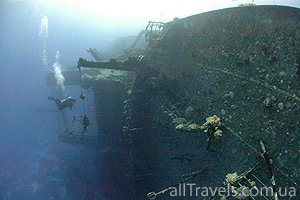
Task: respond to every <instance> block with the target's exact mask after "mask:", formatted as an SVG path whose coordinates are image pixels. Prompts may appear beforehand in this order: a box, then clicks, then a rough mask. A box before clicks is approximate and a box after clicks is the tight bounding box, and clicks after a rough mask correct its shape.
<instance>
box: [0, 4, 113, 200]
mask: <svg viewBox="0 0 300 200" xmlns="http://www.w3.org/2000/svg"><path fill="white" fill-rule="evenodd" d="M45 15H47V17H48V19H49V30H48V31H49V36H48V38H47V47H46V50H47V59H48V60H47V61H48V69H49V68H50V69H52V65H53V63H54V62H55V61H56V60H55V54H56V52H57V51H59V52H60V55H61V57H60V64H61V65H62V66H63V68H67V67H71V66H75V65H76V63H77V61H78V59H79V57H84V58H87V59H90V60H92V57H91V56H90V55H89V54H88V53H87V52H86V50H87V49H88V48H90V47H91V48H94V47H97V48H98V47H100V49H101V47H105V45H107V44H108V42H109V41H111V40H112V39H113V38H114V37H116V35H111V34H108V33H106V32H105V31H103V28H101V26H96V25H93V24H88V23H86V22H87V20H80V19H78V18H76V17H72V15H68V16H67V15H64V13H63V12H62V10H59V9H57V10H56V9H47V8H43V7H37V4H36V3H22V2H18V3H14V2H10V3H4V4H3V3H0V26H1V28H0V52H1V53H0V66H1V72H0V95H1V98H0V199H1V200H2V199H4V200H9V199H13V200H18V199H22V200H26V199H39V200H42V199H55V200H57V199H94V198H95V199H101V196H102V194H101V192H100V191H98V189H97V187H98V186H99V184H101V181H103V180H101V176H96V174H101V162H102V160H101V152H100V150H99V149H98V148H95V147H86V146H83V145H80V144H78V145H71V144H65V143H61V142H59V141H58V138H57V133H58V132H60V131H62V130H64V128H65V127H63V126H62V125H61V123H60V120H61V113H60V112H57V108H56V107H55V105H54V102H53V101H49V100H47V97H48V96H49V95H51V94H52V95H53V94H54V95H55V94H56V93H55V92H53V91H57V87H52V88H50V87H49V86H47V85H46V82H45V73H46V72H48V69H47V67H46V66H44V65H43V62H42V52H43V47H42V46H43V45H42V43H43V41H41V38H39V36H38V33H39V29H40V25H41V19H42V18H43V16H45ZM51 91H52V92H51ZM64 93H65V95H66V96H75V97H77V104H76V105H75V107H74V110H72V111H68V112H70V113H68V115H67V116H68V117H69V118H70V119H69V120H70V121H71V120H72V115H76V116H79V115H80V114H82V111H83V110H82V104H81V102H80V101H79V98H78V96H79V94H80V88H79V87H78V86H73V87H70V86H66V88H65V91H64ZM87 101H88V102H87V103H88V104H90V105H92V104H93V97H92V92H87ZM88 109H89V112H90V113H93V107H89V108H88ZM91 127H93V128H96V124H95V120H94V117H93V116H91ZM70 137H71V136H70Z"/></svg>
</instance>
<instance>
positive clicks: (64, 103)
mask: <svg viewBox="0 0 300 200" xmlns="http://www.w3.org/2000/svg"><path fill="white" fill-rule="evenodd" d="M48 99H49V100H53V101H55V103H56V105H57V106H58V108H59V110H63V109H65V108H69V110H72V108H73V106H74V103H76V99H75V98H73V97H68V98H65V99H63V100H59V99H55V98H53V97H50V96H49V97H48Z"/></svg>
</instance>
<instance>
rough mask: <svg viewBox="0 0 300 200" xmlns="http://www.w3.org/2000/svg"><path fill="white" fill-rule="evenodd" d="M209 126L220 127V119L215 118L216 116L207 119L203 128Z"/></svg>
mask: <svg viewBox="0 0 300 200" xmlns="http://www.w3.org/2000/svg"><path fill="white" fill-rule="evenodd" d="M209 124H211V125H212V126H214V127H218V126H221V121H220V118H219V117H217V116H216V115H214V116H211V117H207V118H206V122H205V124H204V126H208V125H209Z"/></svg>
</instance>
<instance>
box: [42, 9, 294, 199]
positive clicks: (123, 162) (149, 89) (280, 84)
mask: <svg viewBox="0 0 300 200" xmlns="http://www.w3.org/2000/svg"><path fill="white" fill-rule="evenodd" d="M299 19H300V10H299V9H296V8H292V7H284V6H249V7H238V8H228V9H222V10H216V11H212V12H207V13H203V14H199V15H194V16H190V17H187V18H183V19H178V20H175V21H172V22H169V23H166V24H165V25H164V29H163V31H162V32H161V34H160V36H159V37H157V38H155V39H153V40H152V42H151V43H149V45H148V48H147V49H146V52H145V53H144V54H143V55H141V56H140V57H139V58H129V59H128V60H127V61H116V60H111V61H109V62H92V61H86V60H83V59H80V60H79V62H78V63H79V68H84V67H87V68H92V69H96V68H98V69H97V70H98V72H99V71H101V70H108V69H109V72H108V71H105V72H107V74H106V76H105V77H100V78H99V77H98V78H90V86H93V91H94V100H95V108H96V117H97V123H98V129H99V137H100V138H101V139H99V140H97V141H98V143H99V146H102V147H103V148H104V147H109V151H107V152H106V154H105V159H106V161H105V163H106V165H105V166H103V168H105V169H106V171H107V172H108V174H109V176H108V177H106V178H107V182H106V184H105V187H104V186H103V185H102V186H101V185H99V188H102V192H103V193H104V194H105V197H106V198H105V199H147V198H149V199H155V198H156V199H173V198H174V196H177V199H224V197H222V195H221V194H219V193H216V194H211V193H210V194H208V195H207V196H205V195H203V194H202V196H201V193H200V191H201V190H200V191H199V193H198V194H197V195H196V194H195V193H193V194H190V191H189V189H186V193H185V194H183V192H182V191H181V192H180V193H179V190H180V189H179V188H180V187H181V186H182V185H183V184H184V183H190V184H195V186H197V187H214V188H216V187H222V186H225V185H230V186H233V187H235V188H236V190H238V191H239V189H240V188H241V187H248V188H250V189H251V188H254V187H256V188H261V187H264V186H268V187H270V188H271V190H272V191H273V195H271V196H267V195H265V194H261V195H258V196H255V197H254V196H250V197H247V198H252V199H276V198H277V199H289V198H290V196H284V195H282V194H279V189H280V188H292V187H293V188H295V189H296V192H295V194H294V193H293V194H294V195H295V196H296V197H293V198H292V199H298V198H299V197H300V194H299V190H300V187H299V185H300V181H299V180H300V179H299V177H300V124H299V116H300V115H299V114H300V107H299V103H300V90H299V88H300V87H299V84H300V83H299V79H300V23H299ZM100 68H101V69H100ZM110 70H114V73H119V74H118V75H117V76H116V75H112V74H113V73H112V72H110ZM119 70H120V71H119ZM82 72H83V73H84V71H82ZM105 72H104V71H101V73H102V74H103V73H105ZM64 73H65V77H66V80H68V76H70V79H71V77H74V76H75V75H68V72H64ZM86 73H90V74H89V76H91V77H93V76H94V77H97V76H99V75H97V74H94V72H92V71H89V70H87V71H86ZM111 73H112V74H111ZM77 76H78V75H77ZM107 77H109V78H107ZM77 78H78V79H79V77H77ZM77 78H76V80H78V79H77ZM48 82H49V83H50V82H51V77H50V78H49V77H48ZM75 82H76V81H75ZM74 84H78V82H76V83H74ZM175 188H177V189H178V190H177V193H176V191H175ZM194 192H195V191H194ZM175 193H176V194H175ZM282 193H283V192H282ZM172 195H173V196H172ZM241 195H242V194H240V193H237V194H235V195H233V196H231V197H227V199H238V198H245V197H243V196H242V197H241ZM290 195H292V194H290ZM147 196H148V197H147Z"/></svg>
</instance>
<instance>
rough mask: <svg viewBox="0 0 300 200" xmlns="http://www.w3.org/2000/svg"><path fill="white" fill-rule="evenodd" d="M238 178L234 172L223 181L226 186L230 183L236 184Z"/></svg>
mask: <svg viewBox="0 0 300 200" xmlns="http://www.w3.org/2000/svg"><path fill="white" fill-rule="evenodd" d="M238 178H239V176H238V175H237V173H236V172H234V173H232V174H227V175H226V178H225V181H226V183H228V184H232V183H234V182H236V181H237V180H238Z"/></svg>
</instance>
